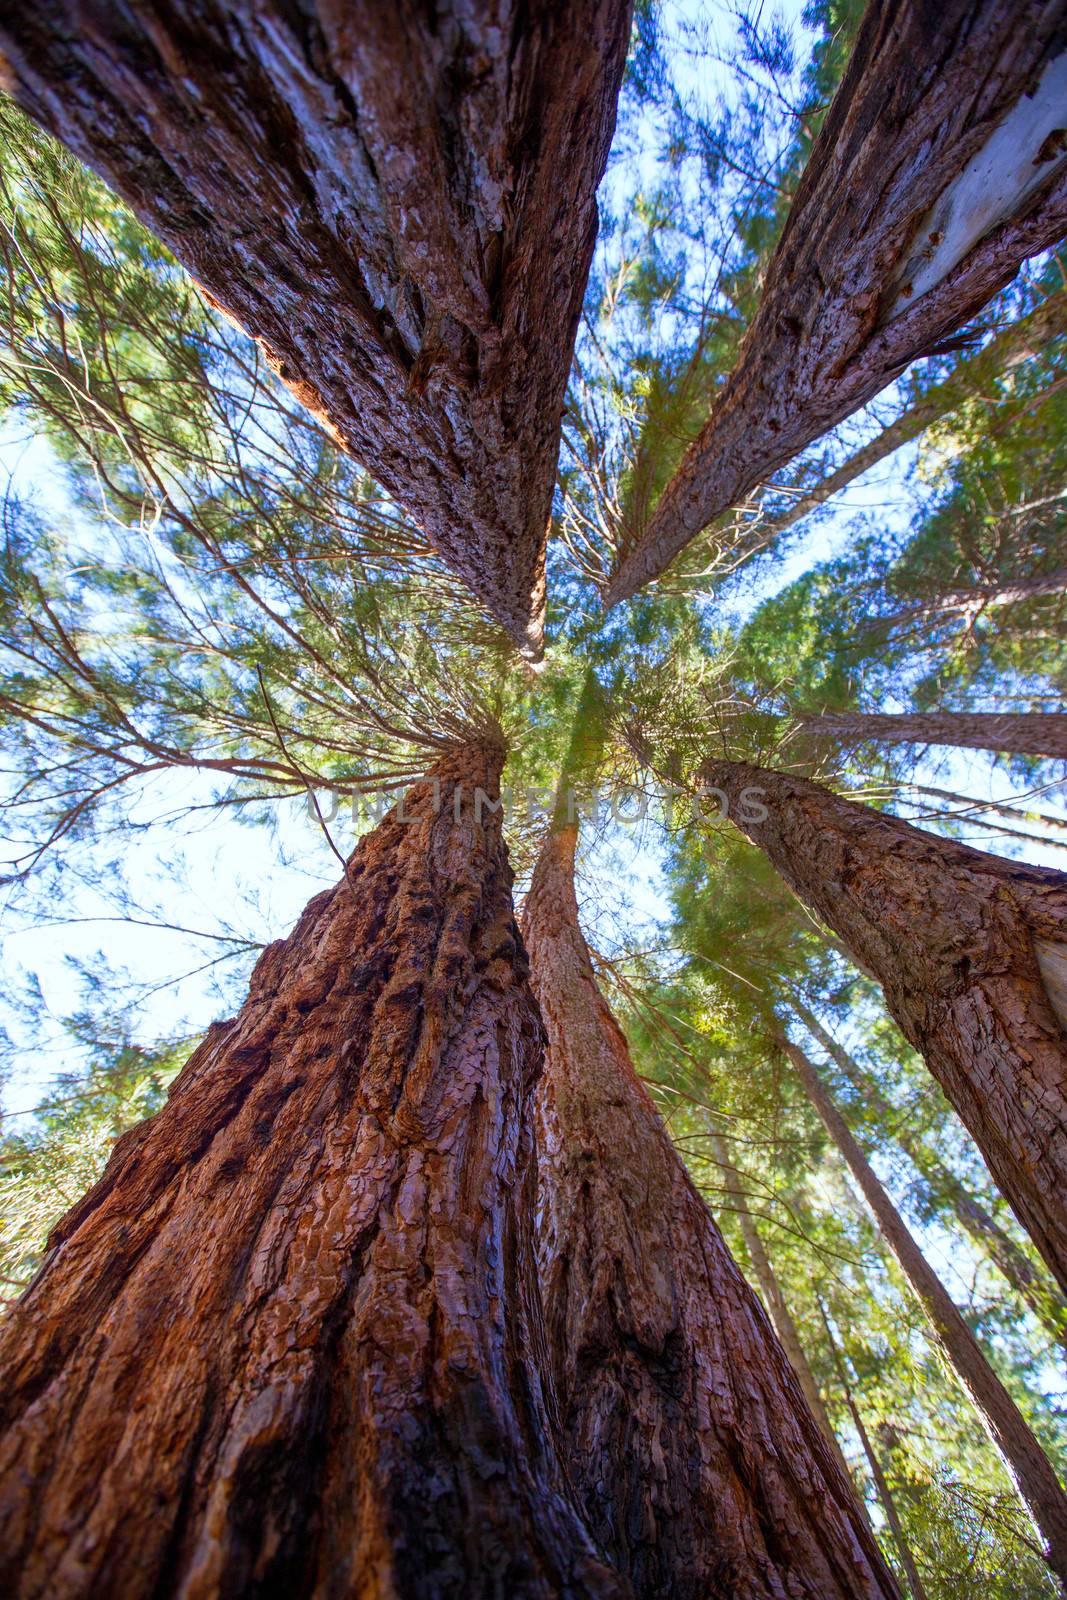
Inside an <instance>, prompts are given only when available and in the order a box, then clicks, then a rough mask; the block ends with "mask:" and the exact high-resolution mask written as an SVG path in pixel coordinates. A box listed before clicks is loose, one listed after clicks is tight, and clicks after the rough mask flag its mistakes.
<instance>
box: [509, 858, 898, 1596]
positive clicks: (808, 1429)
mask: <svg viewBox="0 0 1067 1600" xmlns="http://www.w3.org/2000/svg"><path fill="white" fill-rule="evenodd" d="M575 838H576V830H575V828H574V827H564V828H562V829H560V830H558V831H556V832H554V833H553V834H551V836H550V837H549V840H548V842H547V843H546V845H545V847H544V849H543V851H542V854H541V857H540V860H539V861H538V864H537V868H536V870H535V873H534V877H533V883H532V885H531V889H530V894H529V897H528V900H527V905H526V911H525V917H524V930H525V933H526V938H527V943H528V946H529V950H530V959H531V969H532V981H533V985H534V990H535V993H536V994H537V997H538V1000H539V1002H540V1005H541V1010H542V1014H543V1016H544V1019H545V1025H546V1028H547V1030H548V1039H549V1046H548V1059H547V1061H546V1072H545V1077H544V1079H543V1080H542V1087H541V1090H540V1092H539V1097H538V1113H539V1133H538V1161H539V1217H540V1227H539V1240H538V1255H539V1266H540V1271H541V1281H542V1294H543V1297H544V1302H545V1325H546V1328H547V1331H548V1340H549V1348H550V1352H551V1358H552V1362H553V1367H554V1372H555V1375H556V1380H557V1385H558V1390H559V1395H560V1405H561V1410H562V1415H563V1425H564V1429H565V1432H566V1436H567V1439H568V1443H569V1446H570V1460H571V1465H572V1471H573V1472H574V1475H575V1479H576V1482H577V1485H578V1487H579V1489H580V1490H581V1492H582V1493H583V1495H584V1503H585V1507H586V1512H587V1516H588V1519H589V1522H590V1525H591V1527H592V1529H593V1532H594V1536H595V1537H596V1538H597V1539H598V1540H599V1542H600V1543H601V1545H602V1547H603V1548H604V1549H605V1550H606V1552H607V1554H608V1556H609V1558H610V1559H612V1560H613V1561H614V1562H615V1564H616V1565H617V1566H618V1567H619V1568H620V1569H621V1570H622V1571H624V1572H625V1573H627V1574H628V1575H629V1577H630V1578H631V1581H632V1583H633V1587H634V1593H635V1595H637V1596H638V1597H641V1600H653V1597H657V1600H658V1597H662V1596H663V1595H670V1596H671V1597H672V1600H735V1597H737V1596H740V1595H744V1596H745V1597H746V1600H763V1597H768V1600H769V1597H770V1596H775V1597H780V1596H782V1595H784V1594H785V1593H787V1592H788V1594H790V1595H791V1596H796V1597H798V1600H800V1597H803V1596H810V1597H812V1600H814V1597H816V1596H818V1597H819V1600H831V1597H834V1596H840V1597H841V1600H844V1597H845V1596H848V1597H849V1600H856V1597H859V1596H874V1595H878V1596H885V1595H891V1594H894V1593H895V1592H896V1591H895V1586H894V1584H893V1581H892V1579H891V1577H890V1576H889V1574H888V1572H887V1570H886V1568H885V1566H884V1564H883V1562H882V1559H881V1556H880V1554H879V1552H878V1549H877V1545H876V1544H875V1541H874V1538H873V1535H872V1534H871V1531H870V1529H869V1528H868V1526H867V1524H866V1522H865V1520H864V1518H863V1515H862V1513H861V1512H860V1510H859V1507H858V1506H857V1504H856V1501H855V1498H854V1496H853V1493H852V1490H851V1485H850V1484H849V1483H848V1482H847V1481H846V1479H845V1478H844V1477H843V1476H842V1474H841V1471H840V1468H839V1467H838V1465H837V1463H836V1461H835V1459H834V1457H833V1455H832V1453H831V1450H830V1447H829V1445H828V1443H827V1442H826V1440H825V1439H824V1437H823V1435H822V1432H821V1430H820V1429H819V1427H818V1425H817V1423H816V1422H815V1420H814V1418H813V1417H812V1416H811V1414H810V1412H809V1411H808V1409H807V1407H806V1405H805V1403H804V1398H803V1395H802V1393H801V1391H800V1387H799V1384H798V1383H797V1380H796V1378H795V1376H794V1375H793V1373H792V1371H791V1370H790V1368H789V1365H788V1363H787V1361H786V1359H785V1357H784V1355H783V1353H782V1351H781V1349H780V1347H779V1345H778V1343H777V1341H776V1339H775V1337H774V1334H773V1332H772V1330H771V1327H770V1324H769V1323H768V1321H767V1318H766V1316H765V1314H764V1312H763V1310H762V1307H761V1306H760V1305H759V1302H758V1300H757V1299H756V1297H755V1295H754V1294H753V1292H752V1290H751V1289H750V1288H749V1287H748V1285H747V1283H746V1282H745V1280H744V1278H743V1277H742V1276H741V1274H740V1272H739V1271H738V1269H737V1267H736V1265H735V1264H734V1262H733V1260H732V1259H731V1257H730V1255H729V1253H728V1251H727V1249H726V1246H725V1244H724V1242H723V1239H722V1236H721V1234H720V1233H719V1231H718V1229H717V1228H716V1226H715V1224H714V1222H713V1221H712V1218H711V1215H710V1213H709V1212H708V1210H707V1207H706V1206H705V1205H704V1203H703V1201H702V1200H701V1198H700V1196H699V1195H698V1194H697V1192H696V1190H695V1188H694V1186H693V1184H692V1182H691V1181H690V1179H689V1177H688V1175H687V1173H686V1171H685V1168H684V1166H683V1164H682V1161H681V1158H680V1157H679V1155H678V1153H677V1151H676V1149H675V1147H674V1145H673V1144H672V1142H671V1140H670V1138H669V1136H668V1135H667V1132H666V1130H665V1129H664V1127H663V1124H662V1122H661V1121H660V1119H659V1116H658V1115H657V1113H656V1110H655V1108H654V1106H653V1104H652V1102H651V1100H650V1098H649V1096H648V1093H647V1091H646V1090H645V1089H644V1087H643V1085H642V1084H641V1083H640V1081H639V1080H638V1078H637V1076H636V1074H635V1072H634V1069H633V1066H632V1063H631V1061H630V1058H629V1052H628V1050H627V1047H626V1042H625V1040H624V1038H623V1036H622V1034H621V1032H620V1030H619V1028H618V1026H617V1024H616V1022H615V1020H614V1018H613V1017H612V1015H611V1012H610V1011H609V1009H608V1007H607V1005H606V1003H605V1001H604V1000H603V998H602V996H601V994H600V992H599V990H598V988H597V986H596V981H595V978H594V975H593V969H592V963H591V961H590V958H589V952H588V949H587V947H586V945H585V941H584V939H583V938H582V934H581V931H580V929H579V926H578V913H577V905H576V902H575V897H574V885H573V876H572V874H573V862H574V848H575Z"/></svg>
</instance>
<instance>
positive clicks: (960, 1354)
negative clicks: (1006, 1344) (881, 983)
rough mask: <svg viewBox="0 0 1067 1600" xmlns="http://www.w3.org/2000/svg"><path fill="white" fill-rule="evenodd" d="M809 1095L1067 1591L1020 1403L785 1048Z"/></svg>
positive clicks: (793, 1048)
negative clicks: (1006, 1469) (970, 1401)
mask: <svg viewBox="0 0 1067 1600" xmlns="http://www.w3.org/2000/svg"><path fill="white" fill-rule="evenodd" d="M779 1043H780V1045H781V1048H782V1049H783V1050H784V1051H785V1053H786V1055H787V1056H788V1057H789V1059H790V1061H791V1062H792V1063H793V1066H794V1067H795V1068H796V1071H797V1076H798V1077H799V1079H800V1081H801V1083H802V1084H803V1086H804V1092H805V1094H806V1095H807V1096H808V1099H809V1100H810V1101H811V1103H812V1105H813V1106H814V1108H815V1110H816V1112H817V1113H818V1115H819V1117H820V1119H821V1121H822V1122H823V1124H824V1125H825V1127H826V1131H827V1133H828V1134H829V1135H830V1138H831V1139H832V1140H833V1142H834V1144H835V1145H836V1146H837V1148H838V1150H839V1152H840V1153H841V1155H842V1157H843V1158H844V1160H845V1163H846V1164H847V1166H848V1169H849V1171H850V1172H851V1173H852V1176H853V1178H854V1179H855V1180H856V1183H857V1185H858V1186H859V1188H860V1190H861V1192H862V1194H863V1197H864V1199H865V1200H866V1201H867V1204H868V1205H869V1206H870V1208H871V1210H872V1211H873V1212H874V1215H875V1217H876V1218H877V1221H878V1227H879V1229H880V1230H881V1233H882V1237H883V1238H884V1239H885V1241H886V1243H887V1244H888V1246H889V1248H890V1249H891V1250H892V1252H893V1254H894V1255H895V1256H896V1258H897V1261H898V1262H899V1263H900V1268H901V1271H902V1272H903V1273H904V1276H905V1277H906V1278H907V1280H908V1282H909V1284H910V1285H911V1288H912V1291H913V1293H914V1294H915V1296H916V1298H917V1299H918V1301H919V1303H920V1304H921V1306H922V1308H923V1311H924V1312H925V1313H926V1317H927V1320H928V1322H929V1324H930V1328H931V1331H932V1333H933V1335H934V1339H935V1341H936V1343H937V1344H938V1346H939V1347H940V1349H941V1351H942V1353H943V1355H944V1357H945V1359H946V1361H947V1362H948V1364H949V1366H950V1368H951V1370H952V1371H953V1372H955V1374H956V1376H957V1378H958V1379H959V1381H960V1383H961V1384H962V1385H963V1387H964V1388H965V1389H966V1391H967V1393H968V1394H969V1395H970V1397H971V1399H972V1400H973V1402H974V1405H975V1409H976V1410H977V1411H978V1413H979V1415H980V1416H981V1418H982V1421H983V1422H984V1423H985V1425H986V1428H987V1429H988V1431H989V1435H990V1437H991V1438H992V1440H993V1442H994V1444H995V1445H996V1447H997V1449H998V1450H999V1451H1000V1453H1001V1455H1002V1456H1003V1458H1004V1464H1005V1465H1006V1467H1007V1468H1008V1471H1009V1472H1010V1473H1011V1476H1012V1478H1013V1479H1014V1482H1015V1485H1016V1487H1017V1489H1018V1491H1019V1494H1020V1497H1021V1498H1022V1500H1023V1503H1024V1504H1025V1505H1026V1507H1027V1509H1028V1510H1029V1512H1030V1515H1031V1516H1032V1517H1033V1520H1034V1524H1035V1526H1036V1527H1037V1528H1038V1530H1039V1531H1040V1533H1041V1535H1042V1537H1043V1539H1044V1542H1045V1547H1046V1548H1045V1559H1046V1560H1047V1561H1048V1563H1049V1566H1050V1567H1051V1568H1052V1570H1053V1572H1055V1573H1057V1574H1058V1575H1059V1577H1060V1579H1061V1581H1062V1582H1063V1584H1064V1586H1065V1590H1067V1494H1065V1493H1064V1491H1063V1489H1062V1488H1061V1486H1060V1484H1059V1482H1058V1480H1057V1478H1056V1474H1055V1472H1053V1470H1052V1466H1051V1464H1050V1462H1049V1459H1048V1457H1047V1456H1046V1455H1045V1452H1044V1450H1042V1448H1041V1445H1040V1443H1039V1442H1038V1440H1037V1439H1036V1438H1035V1436H1034V1434H1033V1432H1032V1431H1031V1428H1030V1426H1029V1424H1028V1423H1027V1421H1026V1419H1025V1417H1024V1416H1023V1415H1022V1413H1021V1411H1020V1410H1019V1408H1018V1406H1017V1405H1016V1404H1015V1401H1014V1400H1013V1399H1012V1397H1011V1395H1010V1394H1009V1393H1008V1391H1007V1389H1005V1387H1004V1385H1003V1384H1002V1383H1001V1381H1000V1379H999V1378H998V1377H997V1375H996V1373H995V1372H994V1371H993V1368H992V1367H991V1366H990V1364H989V1362H988V1361H987V1360H986V1358H985V1355H984V1353H983V1351H982V1349H981V1346H980V1345H979V1343H978V1341H977V1339H976V1338H975V1336H974V1334H973V1333H972V1332H971V1330H970V1328H969V1327H968V1326H967V1324H966V1323H965V1322H964V1320H963V1318H962V1317H961V1315H960V1313H959V1311H958V1309H957V1308H956V1305H955V1304H954V1302H953V1300H952V1297H951V1296H950V1295H949V1293H948V1290H947V1289H946V1288H945V1286H944V1284H943V1283H942V1282H941V1279H940V1278H939V1277H938V1276H937V1273H936V1272H934V1270H933V1268H932V1267H931V1266H930V1264H929V1262H928V1261H927V1260H926V1257H925V1256H924V1255H923V1253H922V1251H921V1250H920V1249H919V1246H918V1245H917V1244H916V1243H915V1240H914V1239H913V1238H912V1236H911V1233H910V1232H909V1231H908V1228H907V1225H906V1224H905V1222H904V1219H903V1217H902V1216H901V1215H900V1212H899V1211H898V1210H897V1208H896V1207H895V1206H894V1204H893V1202H892V1201H891V1200H890V1198H889V1196H888V1194H887V1193H886V1191H885V1189H884V1188H883V1187H882V1185H881V1184H880V1183H879V1181H878V1177H877V1175H876V1173H875V1172H874V1169H873V1168H872V1167H871V1164H870V1162H869V1161H868V1160H867V1158H866V1156H865V1155H864V1154H863V1151H862V1150H861V1149H860V1147H859V1143H858V1141H857V1140H856V1139H855V1137H854V1136H853V1133H852V1130H851V1129H850V1128H849V1126H848V1124H847V1123H846V1121H845V1119H844V1117H843V1116H842V1115H841V1113H840V1111H839V1110H838V1109H837V1107H836V1105H835V1104H834V1102H833V1100H832V1098H831V1096H830V1094H829V1092H828V1090H827V1088H826V1085H825V1084H824V1083H823V1082H822V1079H821V1078H820V1077H819V1074H818V1072H817V1071H816V1069H815V1066H814V1065H813V1063H812V1062H811V1061H809V1059H808V1057H807V1056H806V1055H805V1054H804V1051H803V1050H801V1049H800V1047H799V1046H798V1045H795V1044H793V1043H792V1042H791V1041H790V1040H789V1039H786V1038H785V1037H782V1038H781V1039H780V1040H779Z"/></svg>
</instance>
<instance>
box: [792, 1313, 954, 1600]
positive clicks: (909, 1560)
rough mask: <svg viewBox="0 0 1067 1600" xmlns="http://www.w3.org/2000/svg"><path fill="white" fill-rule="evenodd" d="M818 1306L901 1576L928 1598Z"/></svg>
mask: <svg viewBox="0 0 1067 1600" xmlns="http://www.w3.org/2000/svg"><path fill="white" fill-rule="evenodd" d="M819 1310H820V1311H821V1312H822V1320H823V1326H824V1327H825V1329H826V1337H827V1339H829V1341H830V1348H831V1350H832V1351H833V1355H834V1365H835V1366H836V1368H837V1375H838V1378H839V1379H840V1382H841V1388H842V1391H843V1393H844V1396H845V1404H846V1405H847V1406H848V1411H849V1415H850V1417H851V1418H852V1422H853V1425H854V1427H855V1429H856V1434H857V1436H858V1438H859V1441H860V1444H861V1446H862V1447H863V1454H864V1455H865V1456H866V1458H867V1465H868V1467H869V1468H870V1472H871V1477H872V1478H873V1479H874V1487H875V1490H876V1491H877V1494H878V1499H879V1501H880V1502H881V1506H882V1510H883V1511H884V1512H885V1520H886V1521H887V1522H888V1524H889V1531H890V1533H891V1534H892V1535H893V1543H894V1544H895V1545H896V1547H897V1554H898V1555H899V1557H900V1564H901V1566H902V1567H903V1568H904V1576H905V1577H906V1578H907V1580H908V1588H909V1589H910V1590H911V1594H912V1600H927V1594H926V1590H925V1588H924V1587H923V1581H922V1579H921V1578H920V1576H919V1569H918V1567H917V1566H916V1565H915V1557H914V1556H913V1555H912V1553H911V1546H910V1545H909V1544H908V1540H907V1536H906V1534H905V1532H904V1525H903V1523H902V1522H901V1520H900V1513H899V1511H898V1510H897V1503H896V1499H895V1497H894V1495H893V1491H892V1489H891V1488H890V1487H889V1479H888V1478H887V1477H886V1475H885V1472H884V1471H883V1469H882V1463H881V1461H880V1460H879V1459H878V1452H877V1450H876V1449H875V1448H874V1441H873V1440H872V1439H871V1436H870V1434H869V1433H868V1432H867V1427H866V1424H865V1423H864V1421H863V1416H862V1414H861V1412H860V1409H859V1406H857V1404H856V1401H855V1397H854V1395H853V1393H852V1386H851V1384H850V1383H849V1381H848V1374H847V1373H846V1371H845V1366H844V1362H843V1361H842V1359H841V1355H840V1352H839V1351H838V1348H837V1343H836V1341H835V1339H834V1336H833V1332H832V1331H831V1328H830V1319H829V1318H828V1317H827V1315H826V1311H825V1309H824V1307H823V1304H822V1301H821V1300H820V1302H819Z"/></svg>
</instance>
